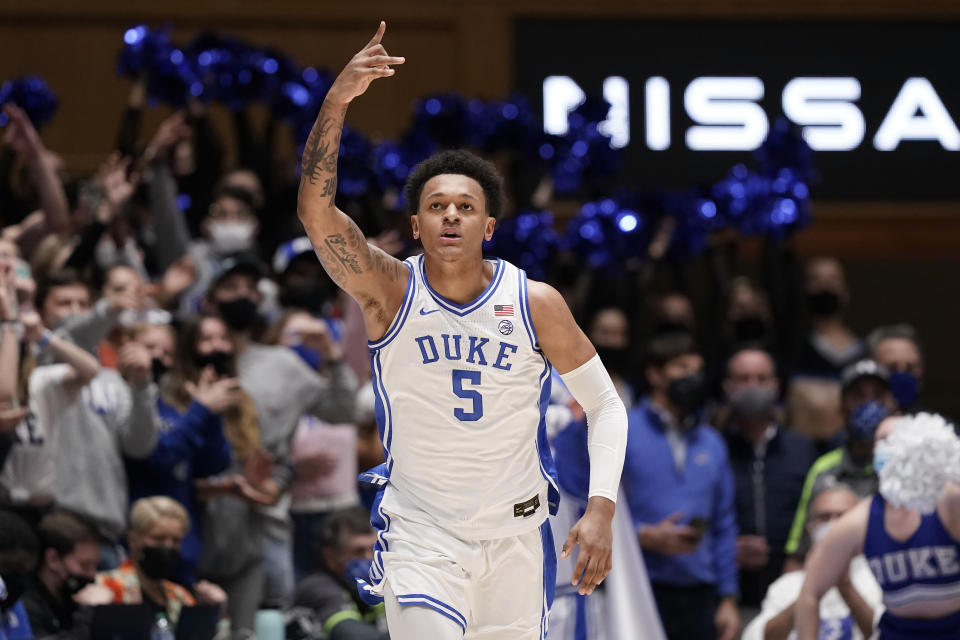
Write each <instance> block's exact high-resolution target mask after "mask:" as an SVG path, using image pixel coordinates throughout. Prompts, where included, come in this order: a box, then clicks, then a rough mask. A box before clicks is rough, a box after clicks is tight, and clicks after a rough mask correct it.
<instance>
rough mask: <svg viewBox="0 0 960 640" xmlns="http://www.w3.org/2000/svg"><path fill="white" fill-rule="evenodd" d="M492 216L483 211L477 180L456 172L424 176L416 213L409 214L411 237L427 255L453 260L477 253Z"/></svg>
mask: <svg viewBox="0 0 960 640" xmlns="http://www.w3.org/2000/svg"><path fill="white" fill-rule="evenodd" d="M495 222H496V221H495V220H494V219H493V218H491V217H490V216H488V215H487V203H486V198H485V197H484V194H483V188H482V187H481V186H480V183H479V182H477V181H476V180H474V179H473V178H468V177H467V176H462V175H458V174H447V173H444V174H441V175H438V176H434V177H432V178H430V179H429V180H427V182H426V184H424V185H423V191H422V192H421V195H420V206H419V208H418V210H417V215H415V216H412V217H411V224H412V225H413V237H414V238H419V239H420V241H421V242H422V243H423V250H424V252H426V253H427V254H428V255H432V256H437V257H439V258H440V259H441V260H457V259H459V258H461V257H463V256H473V255H478V254H479V253H480V251H481V245H482V243H483V241H484V240H485V239H486V240H489V239H490V238H491V237H493V226H494V224H495Z"/></svg>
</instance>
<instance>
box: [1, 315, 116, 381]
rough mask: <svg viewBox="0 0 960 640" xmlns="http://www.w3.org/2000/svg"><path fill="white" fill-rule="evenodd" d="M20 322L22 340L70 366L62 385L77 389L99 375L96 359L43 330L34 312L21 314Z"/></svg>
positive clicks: (98, 363)
mask: <svg viewBox="0 0 960 640" xmlns="http://www.w3.org/2000/svg"><path fill="white" fill-rule="evenodd" d="M20 322H21V324H23V338H24V340H26V341H27V342H32V343H34V344H36V345H38V346H39V347H40V348H41V349H46V350H48V351H49V352H50V353H51V354H52V355H53V357H54V358H56V359H57V360H58V361H60V362H63V363H64V364H68V365H70V372H69V373H67V375H66V376H64V378H63V383H64V384H67V385H71V386H73V388H75V389H77V388H80V387H82V386H84V385H86V384H87V383H88V382H90V381H91V380H93V379H94V378H95V377H96V376H97V374H98V373H100V362H99V361H98V360H97V359H96V357H94V356H93V355H92V354H90V353H88V352H86V351H85V350H83V349H82V348H80V347H78V346H77V345H75V344H73V343H71V342H68V341H66V340H64V339H63V338H61V337H60V336H58V335H56V334H54V333H53V332H51V331H50V330H49V329H47V328H45V327H44V326H43V324H42V323H41V322H40V316H39V315H37V312H36V311H27V312H25V313H23V314H22V315H21V316H20Z"/></svg>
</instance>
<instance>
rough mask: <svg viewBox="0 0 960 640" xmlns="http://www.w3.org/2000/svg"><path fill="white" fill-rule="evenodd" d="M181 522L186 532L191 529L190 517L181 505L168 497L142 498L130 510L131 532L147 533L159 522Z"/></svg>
mask: <svg viewBox="0 0 960 640" xmlns="http://www.w3.org/2000/svg"><path fill="white" fill-rule="evenodd" d="M162 518H169V519H171V520H179V521H180V523H181V524H183V528H184V530H187V529H189V528H190V516H189V515H187V510H186V509H184V508H183V507H182V506H180V503H179V502H177V501H176V500H173V499H172V498H168V497H167V496H150V497H149V498H140V499H139V500H137V501H136V502H134V503H133V508H132V509H131V510H130V531H134V532H136V533H146V532H147V531H148V530H150V528H151V527H153V525H155V524H156V523H157V521H158V520H160V519H162Z"/></svg>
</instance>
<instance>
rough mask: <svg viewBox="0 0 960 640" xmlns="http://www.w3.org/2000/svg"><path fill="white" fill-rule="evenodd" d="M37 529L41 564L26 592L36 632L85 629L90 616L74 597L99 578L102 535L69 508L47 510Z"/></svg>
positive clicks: (41, 634) (24, 600)
mask: <svg viewBox="0 0 960 640" xmlns="http://www.w3.org/2000/svg"><path fill="white" fill-rule="evenodd" d="M37 533H38V536H39V538H40V566H39V568H38V569H37V572H36V574H34V575H33V576H32V577H31V580H30V583H29V586H28V587H27V591H26V593H25V594H24V596H23V603H24V606H25V607H26V609H27V615H28V616H29V617H30V626H31V627H32V628H33V633H34V635H36V637H38V638H42V637H45V636H50V635H54V634H57V633H61V632H64V631H71V630H74V629H75V628H77V629H82V628H84V625H85V624H87V623H88V622H89V620H88V617H87V616H85V615H84V613H85V612H84V611H81V609H80V605H79V603H78V602H77V600H75V599H74V598H75V596H77V595H78V594H79V593H81V592H82V591H83V590H84V589H85V588H86V587H87V586H88V585H90V584H93V582H94V579H95V578H96V575H97V564H98V563H99V562H100V538H99V536H98V535H97V532H96V531H95V530H94V529H93V527H91V526H90V525H89V524H87V523H86V522H84V521H83V520H82V519H81V518H79V517H77V516H76V515H74V514H72V513H70V512H68V511H53V512H51V513H48V514H47V515H46V516H44V517H43V520H41V521H40V526H39V528H38V531H37ZM80 635H82V634H77V636H78V637H79V636H80Z"/></svg>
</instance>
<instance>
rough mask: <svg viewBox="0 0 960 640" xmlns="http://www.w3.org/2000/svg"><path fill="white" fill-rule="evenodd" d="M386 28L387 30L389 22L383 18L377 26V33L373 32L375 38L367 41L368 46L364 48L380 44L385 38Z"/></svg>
mask: <svg viewBox="0 0 960 640" xmlns="http://www.w3.org/2000/svg"><path fill="white" fill-rule="evenodd" d="M386 30H387V23H386V22H384V21H383V20H381V21H380V26H379V27H377V32H376V33H375V34H373V39H372V40H370V42H368V43H367V46H365V47H364V49H369V48H370V47H372V46H374V45H378V44H380V40H382V39H383V33H384V31H386Z"/></svg>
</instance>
